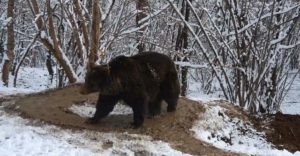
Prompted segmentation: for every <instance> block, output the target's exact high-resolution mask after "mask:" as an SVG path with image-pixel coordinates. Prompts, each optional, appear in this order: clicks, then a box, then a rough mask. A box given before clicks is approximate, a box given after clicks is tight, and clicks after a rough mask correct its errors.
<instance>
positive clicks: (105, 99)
mask: <svg viewBox="0 0 300 156" xmlns="http://www.w3.org/2000/svg"><path fill="white" fill-rule="evenodd" d="M118 100H119V99H118V97H117V96H107V95H101V94H100V95H99V98H98V101H97V105H96V112H95V114H94V116H93V117H91V118H89V119H88V120H87V121H86V122H87V123H90V124H95V123H97V122H98V121H99V120H100V119H102V118H104V117H106V116H107V115H108V114H109V113H110V112H111V111H112V110H113V109H114V107H115V105H116V104H117V102H118Z"/></svg>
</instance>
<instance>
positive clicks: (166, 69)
mask: <svg viewBox="0 0 300 156" xmlns="http://www.w3.org/2000/svg"><path fill="white" fill-rule="evenodd" d="M92 92H100V94H99V99H98V101H97V106H96V113H95V114H94V117H92V118H90V119H89V120H88V121H89V122H90V123H96V122H97V121H98V120H99V119H101V118H103V117H105V116H107V115H108V114H109V113H110V112H111V111H112V110H113V108H114V106H115V104H116V103H117V102H118V101H119V100H123V101H124V102H125V103H126V104H127V105H129V106H130V107H131V108H132V110H133V120H134V122H133V125H134V126H135V127H139V126H141V125H142V124H143V122H144V117H145V115H146V114H148V115H150V116H154V115H158V114H160V112H161V102H162V100H165V101H166V102H167V104H168V107H167V111H168V112H172V111H175V110H176V105H177V100H178V96H179V92H180V87H179V81H178V77H177V72H176V69H175V65H174V62H173V61H172V60H171V59H170V58H169V57H168V56H166V55H163V54H160V53H156V52H144V53H141V54H138V55H135V56H132V57H126V56H118V57H116V58H114V59H112V60H111V61H110V62H109V63H108V64H107V65H94V66H93V67H91V70H90V71H88V72H87V74H86V78H85V84H84V86H83V87H82V90H81V93H83V94H88V93H92Z"/></svg>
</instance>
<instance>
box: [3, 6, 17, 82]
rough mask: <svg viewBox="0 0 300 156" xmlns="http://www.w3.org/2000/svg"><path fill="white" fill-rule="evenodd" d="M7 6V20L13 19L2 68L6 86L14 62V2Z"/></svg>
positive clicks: (10, 23)
mask: <svg viewBox="0 0 300 156" xmlns="http://www.w3.org/2000/svg"><path fill="white" fill-rule="evenodd" d="M7 4H8V6H7V18H11V20H10V22H9V24H8V25H7V57H6V58H5V59H4V64H3V68H2V81H3V83H4V86H8V81H9V71H10V68H11V65H12V63H13V60H14V47H15V39H14V5H15V2H14V0H9V1H8V3H7Z"/></svg>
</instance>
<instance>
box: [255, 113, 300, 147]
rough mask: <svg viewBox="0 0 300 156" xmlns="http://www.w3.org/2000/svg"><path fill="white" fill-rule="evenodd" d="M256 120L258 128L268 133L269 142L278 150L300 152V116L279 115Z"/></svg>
mask: <svg viewBox="0 0 300 156" xmlns="http://www.w3.org/2000/svg"><path fill="white" fill-rule="evenodd" d="M263 118H264V120H262V119H261V118H256V119H255V122H256V123H258V125H259V126H258V127H259V128H261V129H263V130H264V131H265V132H266V135H267V139H268V141H270V142H272V143H273V144H274V145H275V146H276V147H277V148H278V149H287V150H289V151H291V152H296V151H300V116H299V115H288V114H282V113H277V114H275V115H265V116H264V117H263Z"/></svg>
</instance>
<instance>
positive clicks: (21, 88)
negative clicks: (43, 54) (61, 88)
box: [0, 67, 56, 96]
mask: <svg viewBox="0 0 300 156" xmlns="http://www.w3.org/2000/svg"><path fill="white" fill-rule="evenodd" d="M54 74H55V73H54ZM1 75H2V73H0V76H1ZM13 79H14V77H13V76H11V75H10V77H9V84H8V87H5V86H3V82H2V81H0V96H1V95H2V96H3V95H13V94H28V93H34V92H39V91H42V90H46V89H49V88H55V87H56V84H55V76H54V77H53V83H50V80H49V74H48V71H47V70H46V69H43V68H29V67H21V68H20V70H19V74H18V79H17V86H16V87H13Z"/></svg>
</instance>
